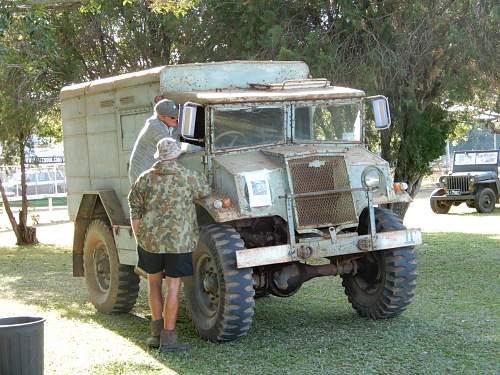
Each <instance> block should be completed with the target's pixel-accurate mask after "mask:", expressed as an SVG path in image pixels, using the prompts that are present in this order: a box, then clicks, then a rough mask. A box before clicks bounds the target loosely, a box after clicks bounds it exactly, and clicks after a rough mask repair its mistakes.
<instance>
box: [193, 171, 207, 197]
mask: <svg viewBox="0 0 500 375" xmlns="http://www.w3.org/2000/svg"><path fill="white" fill-rule="evenodd" d="M188 181H189V184H190V185H191V186H192V188H193V196H194V199H200V198H203V197H206V196H207V195H209V194H210V186H209V185H208V182H207V179H206V178H205V176H204V175H202V174H201V173H199V172H193V175H191V176H189V177H188Z"/></svg>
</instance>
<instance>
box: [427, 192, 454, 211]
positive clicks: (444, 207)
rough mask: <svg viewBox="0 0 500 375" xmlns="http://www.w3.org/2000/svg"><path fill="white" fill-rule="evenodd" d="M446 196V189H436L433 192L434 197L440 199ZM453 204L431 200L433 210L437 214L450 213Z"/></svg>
mask: <svg viewBox="0 0 500 375" xmlns="http://www.w3.org/2000/svg"><path fill="white" fill-rule="evenodd" d="M443 195H445V191H444V189H436V190H434V191H433V192H432V194H431V198H432V197H440V196H443ZM450 207H451V203H450V202H448V201H444V200H443V201H440V200H435V199H431V209H432V211H433V212H434V213H436V214H441V215H442V214H447V213H448V212H449V211H450Z"/></svg>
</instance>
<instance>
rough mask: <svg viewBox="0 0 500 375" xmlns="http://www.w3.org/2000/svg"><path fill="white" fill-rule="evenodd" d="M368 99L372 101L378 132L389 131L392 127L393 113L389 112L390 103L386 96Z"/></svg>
mask: <svg viewBox="0 0 500 375" xmlns="http://www.w3.org/2000/svg"><path fill="white" fill-rule="evenodd" d="M367 99H371V101H372V110H373V117H374V119H375V128H376V129H377V130H383V129H387V128H388V127H389V126H391V112H390V111H389V101H388V100H387V98H386V97H385V96H382V95H380V96H373V97H370V98H367Z"/></svg>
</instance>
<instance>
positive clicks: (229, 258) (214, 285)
mask: <svg viewBox="0 0 500 375" xmlns="http://www.w3.org/2000/svg"><path fill="white" fill-rule="evenodd" d="M244 246H245V245H244V243H243V240H242V239H241V237H240V235H239V233H238V232H237V231H236V230H235V229H234V228H233V227H231V226H229V225H219V224H212V225H207V226H203V227H201V228H200V243H199V245H198V249H197V250H196V251H195V253H194V254H193V276H192V277H190V278H187V279H186V281H185V283H184V287H185V292H186V293H185V294H186V300H187V305H188V309H189V311H190V312H191V318H192V320H193V324H194V326H195V327H196V330H197V331H198V333H199V335H200V336H201V337H202V338H204V339H206V340H210V341H231V340H234V339H237V338H238V337H241V336H244V335H246V334H247V332H248V330H249V329H250V327H251V325H252V317H253V313H254V306H255V301H254V294H255V291H254V288H253V279H252V269H251V268H244V269H237V268H236V251H238V250H242V249H244Z"/></svg>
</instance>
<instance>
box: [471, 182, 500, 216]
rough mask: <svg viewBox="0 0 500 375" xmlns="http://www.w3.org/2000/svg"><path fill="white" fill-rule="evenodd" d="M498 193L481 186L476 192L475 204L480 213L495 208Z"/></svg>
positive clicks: (485, 212) (488, 211)
mask: <svg viewBox="0 0 500 375" xmlns="http://www.w3.org/2000/svg"><path fill="white" fill-rule="evenodd" d="M496 200H497V195H496V194H495V192H494V191H493V190H492V189H490V188H487V187H485V188H481V189H479V191H478V192H477V194H476V199H475V206H476V211H477V212H479V213H483V214H487V213H490V212H492V211H493V210H494V209H495V203H496Z"/></svg>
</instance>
